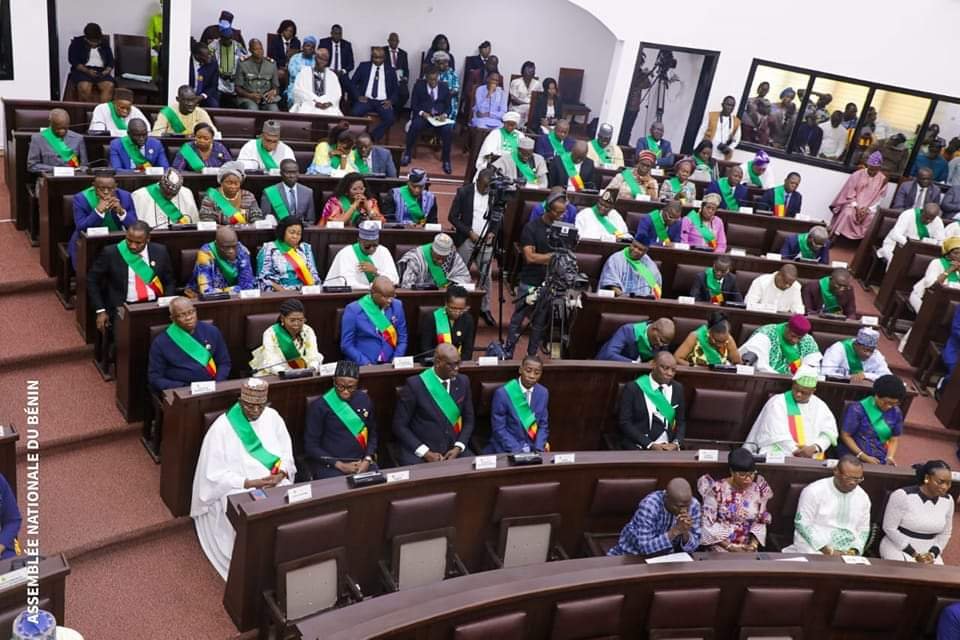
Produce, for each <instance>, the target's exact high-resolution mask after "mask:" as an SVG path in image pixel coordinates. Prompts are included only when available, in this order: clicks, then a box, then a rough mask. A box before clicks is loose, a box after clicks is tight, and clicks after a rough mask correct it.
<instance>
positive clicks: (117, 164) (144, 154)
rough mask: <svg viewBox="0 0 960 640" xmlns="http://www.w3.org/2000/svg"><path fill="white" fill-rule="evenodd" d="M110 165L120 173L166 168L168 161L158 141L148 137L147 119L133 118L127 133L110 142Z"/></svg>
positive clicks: (168, 164)
mask: <svg viewBox="0 0 960 640" xmlns="http://www.w3.org/2000/svg"><path fill="white" fill-rule="evenodd" d="M110 166H111V167H113V168H114V169H116V170H117V171H119V172H122V173H133V172H135V171H145V170H146V169H149V168H150V167H163V168H164V169H166V168H167V167H169V166H170V161H169V160H167V152H166V151H165V150H164V148H163V145H162V144H161V143H160V141H159V140H157V139H156V138H151V137H150V135H149V129H147V121H146V120H145V119H144V120H141V119H140V118H133V119H131V120H130V124H129V125H128V126H127V135H125V136H122V137H120V138H114V140H113V141H111V142H110Z"/></svg>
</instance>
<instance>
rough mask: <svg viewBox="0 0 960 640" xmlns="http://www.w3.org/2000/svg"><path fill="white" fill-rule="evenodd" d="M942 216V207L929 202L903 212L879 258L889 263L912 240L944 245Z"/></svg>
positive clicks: (890, 232)
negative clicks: (927, 239)
mask: <svg viewBox="0 0 960 640" xmlns="http://www.w3.org/2000/svg"><path fill="white" fill-rule="evenodd" d="M920 171H921V172H926V173H929V172H930V170H929V169H927V168H924V169H920ZM934 188H936V187H934ZM940 214H941V211H940V205H939V204H937V203H936V202H928V203H927V204H925V205H922V208H921V207H920V206H918V207H915V208H914V207H911V208H910V209H906V210H904V211H902V212H901V213H900V215H899V216H897V222H896V224H894V225H893V228H892V229H890V231H889V232H887V237H886V238H884V239H883V246H881V247H880V248H879V249H878V250H877V257H878V258H880V259H882V260H885V261H886V262H887V263H889V262H890V261H891V260H893V252H894V251H896V250H897V247H902V246H903V245H905V244H907V242H909V241H910V240H920V239H921V238H931V239H933V240H936V241H937V244H940V243H942V242H943V240H944V238H945V237H946V234H945V230H944V228H943V220H942V219H941V217H940Z"/></svg>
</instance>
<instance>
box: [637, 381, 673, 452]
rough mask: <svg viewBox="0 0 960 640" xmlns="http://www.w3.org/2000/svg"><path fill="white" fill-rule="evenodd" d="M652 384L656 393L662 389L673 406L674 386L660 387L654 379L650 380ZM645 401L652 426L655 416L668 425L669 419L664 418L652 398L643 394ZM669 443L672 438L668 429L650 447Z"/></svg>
mask: <svg viewBox="0 0 960 640" xmlns="http://www.w3.org/2000/svg"><path fill="white" fill-rule="evenodd" d="M650 384H651V385H653V390H654V391H656V390H657V389H660V391H661V392H662V393H663V397H664V398H666V399H667V402H669V403H670V404H673V386H672V385H669V384H660V385H658V384H657V382H656V380H654V379H653V378H650ZM643 401H644V402H645V403H646V405H647V419H648V420H650V426H653V417H654V416H656V417H658V418H660V421H661V422H663V424H664V425H666V424H667V419H666V418H665V417H664V416H663V414H662V413H660V412H659V411H658V410H657V407H656V405H654V404H653V402H651V401H650V398H649V397H647V394H645V393H644V394H643ZM667 442H670V436H669V434H668V433H667V429H664V430H663V432H662V433H661V434H660V435H659V436H658V437H657V439H656V440H651V441H650V445H654V444H665V443H667ZM650 445H647V448H648V449H649V448H650Z"/></svg>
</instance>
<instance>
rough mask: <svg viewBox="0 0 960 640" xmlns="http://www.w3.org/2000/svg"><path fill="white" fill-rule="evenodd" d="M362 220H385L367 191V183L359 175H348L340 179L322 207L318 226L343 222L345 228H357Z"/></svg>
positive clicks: (375, 201)
mask: <svg viewBox="0 0 960 640" xmlns="http://www.w3.org/2000/svg"><path fill="white" fill-rule="evenodd" d="M364 220H379V221H380V222H385V221H386V218H384V217H383V214H381V213H380V205H379V204H377V199H376V198H375V197H374V196H373V194H371V193H370V192H368V191H367V183H366V181H365V180H364V179H363V176H362V175H360V174H359V173H348V174H347V175H345V176H343V177H342V178H340V182H338V183H337V189H336V191H334V192H333V195H332V196H330V199H329V200H327V203H326V204H325V205H324V206H323V213H322V214H321V216H320V222H319V223H318V225H319V226H321V227H325V226H327V223H328V222H343V223H344V225H345V226H350V227H359V226H360V223H361V222H363V221H364Z"/></svg>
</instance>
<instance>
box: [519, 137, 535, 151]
mask: <svg viewBox="0 0 960 640" xmlns="http://www.w3.org/2000/svg"><path fill="white" fill-rule="evenodd" d="M517 147H519V148H520V149H524V150H526V151H533V147H534V144H533V138H531V137H530V136H521V137H520V142H518V143H517Z"/></svg>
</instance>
